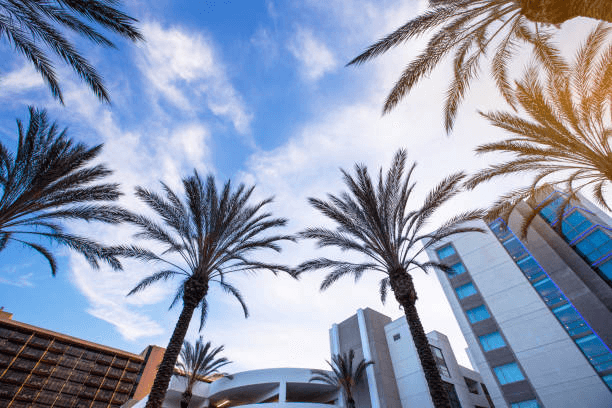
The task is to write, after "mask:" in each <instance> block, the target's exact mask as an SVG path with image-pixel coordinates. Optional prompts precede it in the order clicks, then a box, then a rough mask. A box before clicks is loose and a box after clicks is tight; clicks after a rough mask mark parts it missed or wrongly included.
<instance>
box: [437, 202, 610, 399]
mask: <svg viewBox="0 0 612 408" xmlns="http://www.w3.org/2000/svg"><path fill="white" fill-rule="evenodd" d="M553 194H556V195H553V196H550V197H547V198H545V199H543V200H542V201H543V202H544V205H542V206H538V205H537V204H533V206H534V207H535V208H536V209H537V211H538V212H539V215H537V216H536V217H535V219H534V220H533V222H532V223H531V226H530V227H529V229H528V230H527V235H526V238H525V239H523V240H521V239H519V236H518V233H519V231H521V228H522V225H523V223H524V220H525V219H526V217H529V214H531V213H532V207H531V206H530V205H529V204H527V203H521V204H520V205H519V206H518V207H517V208H516V209H515V211H514V212H513V213H512V215H511V216H510V218H509V220H508V224H506V223H505V222H504V221H502V220H501V219H500V220H497V221H495V222H493V223H490V224H488V225H487V224H485V223H480V224H479V226H480V227H482V229H483V230H484V233H466V234H461V235H458V236H455V237H452V238H451V239H449V240H446V242H443V243H441V244H439V245H438V246H436V247H435V248H432V247H430V248H429V249H428V251H427V252H428V255H429V257H430V258H431V259H433V260H439V261H441V262H444V263H445V264H447V265H448V266H450V267H452V269H453V272H452V273H451V274H447V273H444V272H441V271H438V272H437V275H438V278H439V280H440V283H441V285H442V288H443V290H444V292H445V294H446V296H447V298H448V300H449V303H450V304H451V307H452V309H453V312H454V313H455V317H456V318H457V321H458V323H459V326H460V328H461V330H462V332H463V334H464V336H465V338H466V341H467V343H468V354H469V356H470V359H471V361H472V364H473V365H474V367H476V368H477V369H478V371H479V372H480V374H481V375H482V378H483V379H484V382H485V384H487V385H488V386H489V392H490V394H491V397H492V399H493V402H494V404H495V406H496V407H511V408H536V407H547V408H564V407H567V408H570V407H578V406H584V407H611V406H612V352H611V351H610V348H611V346H612V325H611V324H610V323H611V322H612V286H611V282H612V281H611V280H610V277H611V276H612V274H611V272H612V258H611V255H612V234H611V233H610V229H609V227H608V225H609V224H610V222H609V219H608V217H607V216H606V215H605V214H603V213H602V212H601V211H599V210H598V209H597V208H596V207H595V206H593V205H592V204H591V203H589V202H588V201H586V200H581V201H580V202H578V201H571V202H570V205H568V206H567V207H566V208H564V209H563V211H560V210H559V206H561V205H562V204H563V202H564V201H565V198H564V197H563V196H562V194H561V193H553ZM558 215H560V219H558V218H559V217H558ZM558 222H561V223H562V225H561V226H559V225H557V223H558ZM559 227H561V231H560V232H557V230H558V229H559ZM555 228H556V229H555Z"/></svg>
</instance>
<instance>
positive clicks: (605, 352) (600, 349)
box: [470, 218, 612, 391]
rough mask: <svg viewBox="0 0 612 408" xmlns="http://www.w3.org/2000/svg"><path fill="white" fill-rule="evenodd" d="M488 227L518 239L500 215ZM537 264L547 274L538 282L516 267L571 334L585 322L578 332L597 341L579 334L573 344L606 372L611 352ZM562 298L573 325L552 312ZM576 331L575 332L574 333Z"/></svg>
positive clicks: (611, 383) (611, 363)
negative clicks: (587, 332) (571, 316)
mask: <svg viewBox="0 0 612 408" xmlns="http://www.w3.org/2000/svg"><path fill="white" fill-rule="evenodd" d="M489 228H490V229H491V231H492V232H493V234H494V235H495V236H496V237H497V238H498V240H500V238H499V237H500V236H503V237H504V238H506V241H505V242H508V241H511V240H512V238H515V239H517V240H518V238H517V237H516V235H514V232H512V230H511V229H510V227H508V225H506V223H505V222H504V221H503V220H502V219H501V218H499V219H498V220H496V221H493V222H492V223H490V224H489ZM502 231H503V232H502ZM508 233H509V234H508ZM508 235H510V236H511V238H509V239H508V238H507V237H508ZM500 242H501V240H500ZM518 242H520V241H518ZM501 244H502V245H504V242H501ZM520 244H521V246H522V247H523V250H524V251H525V253H526V254H527V255H528V256H529V257H531V258H532V259H533V261H534V262H535V263H536V264H537V261H536V260H535V258H533V256H532V255H531V253H530V252H529V251H528V250H527V248H525V246H524V245H523V243H522V242H520ZM504 247H506V246H505V245H504ZM506 251H508V248H506ZM508 253H510V252H508ZM514 259H515V263H516V264H517V266H519V265H518V263H519V262H520V261H519V262H517V261H516V258H514ZM537 265H538V267H539V268H540V270H541V271H542V273H543V274H544V275H545V276H546V278H545V279H542V280H539V281H537V282H535V283H534V282H533V281H532V280H530V279H529V276H528V275H527V274H526V273H525V272H524V271H523V269H521V268H520V267H519V269H521V271H522V272H523V274H524V275H525V276H526V277H527V279H528V280H529V282H530V283H531V285H532V287H534V289H536V292H538V294H539V295H540V297H541V298H542V299H543V300H544V302H545V303H546V304H547V305H548V306H549V308H551V311H552V312H553V314H554V315H555V317H556V318H557V320H558V321H559V323H560V324H561V326H563V328H564V329H565V331H566V332H567V333H568V334H569V335H570V336H573V335H574V334H572V330H573V329H572V328H574V327H583V325H584V327H586V328H587V330H583V331H580V333H583V332H586V331H590V332H591V333H593V334H591V335H590V336H593V337H592V338H591V339H596V341H595V340H582V342H579V341H580V340H581V339H584V338H585V337H582V338H581V339H574V342H575V343H576V345H577V346H578V348H579V349H580V350H581V351H582V353H583V354H584V356H585V357H586V358H587V360H588V361H589V363H590V364H591V366H592V367H593V368H594V369H595V371H597V372H598V373H599V372H602V371H605V370H607V369H609V368H612V351H611V350H610V349H609V348H608V346H607V345H606V344H605V343H604V342H603V341H602V340H601V338H600V337H599V336H598V335H597V333H595V331H594V330H593V328H592V327H591V326H589V324H588V323H587V322H586V320H584V318H583V317H582V315H580V312H578V310H577V309H576V308H575V307H574V305H573V304H572V303H571V302H570V301H569V300H568V299H567V297H565V295H564V294H563V292H562V291H561V289H560V288H559V287H558V286H557V285H556V284H555V283H554V281H553V280H552V279H550V276H549V275H548V273H547V272H546V271H545V270H544V268H542V266H541V265H539V264H537ZM557 293H558V294H557ZM561 301H565V302H567V305H569V306H570V307H571V308H572V309H573V312H571V313H572V315H574V313H575V315H574V320H572V323H573V324H572V325H566V322H565V321H564V317H563V316H564V314H561V313H560V314H558V313H555V312H554V310H557V311H559V309H560V308H561V307H562V306H560V307H554V308H553V306H555V305H557V304H559V303H560V302H561ZM563 310H564V309H561V310H560V311H561V312H562V311H563ZM565 310H567V309H565ZM576 317H577V318H576ZM470 321H471V320H470ZM580 330H581V329H580ZM575 334H577V333H575ZM590 336H586V337H590ZM600 378H602V380H603V381H604V383H605V384H606V385H607V386H608V388H609V389H610V390H611V391H612V381H607V380H605V379H604V378H603V377H601V376H600Z"/></svg>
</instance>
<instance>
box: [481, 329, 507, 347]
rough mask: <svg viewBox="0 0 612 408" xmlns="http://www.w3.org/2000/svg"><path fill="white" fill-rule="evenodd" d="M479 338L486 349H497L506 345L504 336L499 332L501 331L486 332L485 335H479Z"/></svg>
mask: <svg viewBox="0 0 612 408" xmlns="http://www.w3.org/2000/svg"><path fill="white" fill-rule="evenodd" d="M478 340H479V341H480V344H481V345H482V349H483V350H484V351H490V350H495V349H498V348H501V347H504V346H505V345H506V343H505V342H504V339H503V337H502V336H501V334H499V332H493V333H489V334H485V335H484V336H480V337H478Z"/></svg>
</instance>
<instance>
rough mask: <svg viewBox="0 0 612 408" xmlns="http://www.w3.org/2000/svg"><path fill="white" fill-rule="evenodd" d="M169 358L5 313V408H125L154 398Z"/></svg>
mask: <svg viewBox="0 0 612 408" xmlns="http://www.w3.org/2000/svg"><path fill="white" fill-rule="evenodd" d="M163 353H164V349H162V348H160V347H156V346H149V347H147V348H146V349H145V350H144V351H143V352H142V353H141V354H140V355H138V354H132V353H128V352H125V351H122V350H118V349H114V348H110V347H106V346H103V345H100V344H96V343H92V342H89V341H85V340H81V339H77V338H74V337H70V336H67V335H65V334H61V333H56V332H52V331H49V330H45V329H42V328H39V327H35V326H31V325H28V324H25V323H21V322H17V321H14V320H12V314H10V313H7V312H5V311H2V310H0V408H25V407H41V408H42V407H60V408H71V407H75V408H76V407H78V408H83V407H91V408H119V407H120V406H122V405H123V404H125V403H126V402H127V401H128V400H139V399H141V398H143V397H144V396H146V395H147V394H148V393H149V391H150V389H151V386H152V384H153V379H154V378H155V373H156V372H157V366H158V365H159V363H160V362H161V359H162V357H163Z"/></svg>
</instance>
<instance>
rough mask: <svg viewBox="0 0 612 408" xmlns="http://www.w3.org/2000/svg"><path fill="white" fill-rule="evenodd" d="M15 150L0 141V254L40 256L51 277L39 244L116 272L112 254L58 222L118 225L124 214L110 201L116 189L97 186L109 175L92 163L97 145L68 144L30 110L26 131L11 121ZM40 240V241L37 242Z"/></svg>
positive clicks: (50, 256)
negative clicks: (14, 249)
mask: <svg viewBox="0 0 612 408" xmlns="http://www.w3.org/2000/svg"><path fill="white" fill-rule="evenodd" d="M17 132H18V140H17V149H16V150H15V151H14V152H12V151H11V150H10V149H9V148H8V147H7V146H5V145H4V144H3V143H0V251H2V250H3V249H4V248H6V246H7V245H8V244H9V243H11V242H14V243H19V244H22V245H24V246H25V247H27V248H30V249H33V250H34V251H36V252H38V253H39V254H40V255H42V256H43V257H44V258H45V259H46V260H47V262H48V263H49V267H50V268H51V273H52V274H53V275H54V276H55V273H56V272H57V261H56V259H55V256H54V255H53V253H52V252H51V250H50V249H49V248H48V247H47V246H45V244H44V243H43V242H44V241H49V242H52V243H55V244H59V245H64V246H66V247H68V248H70V249H73V250H75V251H77V252H79V253H81V254H82V255H83V256H84V257H85V259H87V261H88V262H89V263H90V264H91V265H92V266H93V267H96V268H97V267H98V266H99V264H98V262H99V261H104V262H106V263H108V264H109V265H110V266H112V267H113V268H114V269H120V268H121V264H120V263H119V260H118V259H117V258H116V257H115V256H114V255H112V251H110V250H109V249H108V248H105V247H103V246H102V245H100V244H99V243H97V242H95V241H93V240H91V239H89V238H86V237H81V236H77V235H74V234H71V233H69V232H67V231H66V230H65V228H64V227H63V226H62V225H61V222H63V221H69V220H85V221H101V222H105V223H119V222H121V220H122V219H123V215H124V211H123V210H122V209H121V208H120V207H119V206H116V205H112V204H111V203H112V201H115V200H117V198H119V196H120V195H121V193H120V191H119V186H118V185H117V184H113V183H104V182H100V181H102V180H103V179H104V178H105V177H107V176H109V175H110V174H111V173H112V172H111V171H110V170H109V169H108V168H106V166H104V165H101V164H97V165H93V164H92V162H93V161H94V160H95V158H96V157H97V156H98V155H99V154H100V152H101V151H102V145H97V146H94V147H87V146H86V145H84V144H82V143H74V142H73V141H72V140H71V139H70V138H69V137H68V134H67V129H64V130H61V131H60V129H59V127H58V125H57V123H52V124H50V123H49V120H48V118H47V114H46V112H45V111H44V110H36V109H34V108H30V121H29V124H28V126H27V128H25V127H24V124H23V123H22V122H21V121H20V120H17ZM41 241H43V242H41Z"/></svg>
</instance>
